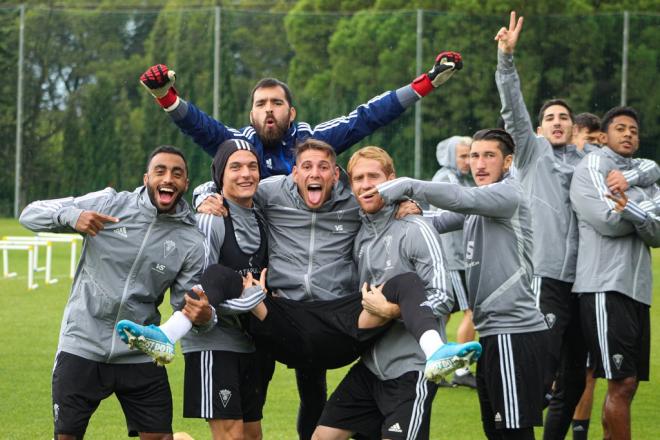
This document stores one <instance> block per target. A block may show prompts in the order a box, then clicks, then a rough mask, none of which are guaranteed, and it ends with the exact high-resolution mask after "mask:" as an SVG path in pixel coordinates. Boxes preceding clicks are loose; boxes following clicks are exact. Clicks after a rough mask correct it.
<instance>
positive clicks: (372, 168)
mask: <svg viewBox="0 0 660 440" xmlns="http://www.w3.org/2000/svg"><path fill="white" fill-rule="evenodd" d="M350 175H351V189H352V190H353V194H354V195H355V198H356V199H357V201H358V203H359V204H360V208H362V210H363V211H364V212H366V213H367V214H373V213H376V212H378V211H380V210H381V209H382V208H383V206H385V201H384V200H383V198H382V197H381V196H380V194H379V193H375V194H373V195H370V196H367V197H364V198H362V197H360V196H361V195H362V194H364V193H365V192H367V191H369V190H371V189H373V188H375V187H376V185H378V184H380V183H383V182H386V181H388V180H392V179H394V177H395V175H394V173H391V174H389V175H388V174H386V173H385V171H384V170H383V166H382V165H381V163H380V162H379V161H377V160H375V159H369V158H366V157H361V158H358V159H357V161H355V162H354V163H352V167H351V169H350Z"/></svg>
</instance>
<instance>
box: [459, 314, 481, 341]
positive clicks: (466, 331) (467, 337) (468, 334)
mask: <svg viewBox="0 0 660 440" xmlns="http://www.w3.org/2000/svg"><path fill="white" fill-rule="evenodd" d="M476 333H477V331H476V330H475V328H474V323H473V322H472V310H470V309H466V310H465V311H464V312H463V319H462V320H461V323H460V324H459V325H458V330H457V334H456V342H458V343H459V344H462V343H463V342H470V341H474V338H475V335H476Z"/></svg>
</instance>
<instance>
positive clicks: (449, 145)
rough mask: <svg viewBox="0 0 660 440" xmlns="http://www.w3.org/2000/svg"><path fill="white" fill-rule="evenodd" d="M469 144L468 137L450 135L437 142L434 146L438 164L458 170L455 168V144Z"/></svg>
mask: <svg viewBox="0 0 660 440" xmlns="http://www.w3.org/2000/svg"><path fill="white" fill-rule="evenodd" d="M465 143H467V144H468V145H469V144H470V138H468V137H465V136H452V137H450V138H447V139H445V140H443V141H440V142H438V146H437V147H436V148H435V157H436V158H437V159H438V164H440V166H441V167H447V168H451V169H452V170H454V171H456V172H458V170H457V169H456V146H457V145H458V144H465Z"/></svg>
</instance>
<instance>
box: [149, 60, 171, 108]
mask: <svg viewBox="0 0 660 440" xmlns="http://www.w3.org/2000/svg"><path fill="white" fill-rule="evenodd" d="M175 80H176V74H175V73H174V71H173V70H169V69H168V68H167V66H166V65H164V64H156V65H155V66H151V67H149V68H148V69H147V70H146V71H145V72H144V73H143V74H142V75H141V76H140V84H142V85H143V86H144V87H145V88H146V89H147V90H148V91H149V93H151V94H152V95H153V96H154V98H156V101H158V104H160V106H161V107H163V108H164V109H167V108H169V107H172V106H173V105H174V104H176V102H177V100H178V99H179V96H178V93H177V91H176V89H175V88H174V81H175Z"/></svg>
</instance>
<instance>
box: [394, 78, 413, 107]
mask: <svg viewBox="0 0 660 440" xmlns="http://www.w3.org/2000/svg"><path fill="white" fill-rule="evenodd" d="M395 93H396V98H397V99H398V100H399V103H400V104H401V107H403V108H408V107H410V106H412V105H413V104H414V103H416V102H417V101H419V95H418V94H417V93H416V92H415V90H414V89H413V87H412V84H406V85H405V86H403V87H401V88H399V89H397V90H396V92H395Z"/></svg>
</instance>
